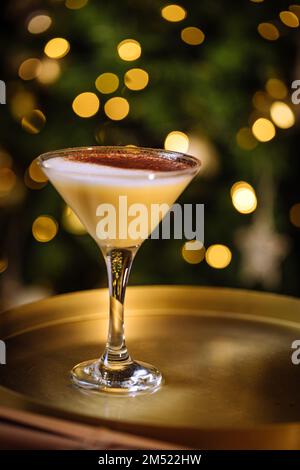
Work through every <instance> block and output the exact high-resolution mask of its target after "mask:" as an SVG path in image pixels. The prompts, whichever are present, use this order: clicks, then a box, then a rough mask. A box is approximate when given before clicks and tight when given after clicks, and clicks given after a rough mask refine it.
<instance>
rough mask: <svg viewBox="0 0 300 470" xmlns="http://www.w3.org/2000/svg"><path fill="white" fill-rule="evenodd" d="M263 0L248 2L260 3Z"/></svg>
mask: <svg viewBox="0 0 300 470" xmlns="http://www.w3.org/2000/svg"><path fill="white" fill-rule="evenodd" d="M263 1H264V0H250V2H253V3H262V2H263Z"/></svg>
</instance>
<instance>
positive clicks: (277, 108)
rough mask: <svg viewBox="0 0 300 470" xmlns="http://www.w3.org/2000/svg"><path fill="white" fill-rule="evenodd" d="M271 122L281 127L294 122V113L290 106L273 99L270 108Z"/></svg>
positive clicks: (291, 124)
mask: <svg viewBox="0 0 300 470" xmlns="http://www.w3.org/2000/svg"><path fill="white" fill-rule="evenodd" d="M270 114H271V118H272V120H273V122H274V123H275V124H276V126H277V127H280V128H281V129H288V128H289V127H292V126H293V125H294V124H295V115H294V113H293V111H292V110H291V108H290V107H289V106H288V105H287V104H286V103H283V101H275V102H274V103H273V104H272V106H271V109H270Z"/></svg>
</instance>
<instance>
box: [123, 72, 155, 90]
mask: <svg viewBox="0 0 300 470" xmlns="http://www.w3.org/2000/svg"><path fill="white" fill-rule="evenodd" d="M124 82H125V85H126V86H127V88H129V89H130V90H142V89H143V88H145V87H146V86H147V85H148V82H149V75H148V73H147V72H146V71H145V70H143V69H130V70H127V72H126V73H125V76H124Z"/></svg>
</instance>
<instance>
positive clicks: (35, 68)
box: [18, 59, 41, 80]
mask: <svg viewBox="0 0 300 470" xmlns="http://www.w3.org/2000/svg"><path fill="white" fill-rule="evenodd" d="M40 70H41V61H40V60H39V59H26V60H24V62H22V64H21V65H20V67H19V70H18V73H19V77H20V78H22V80H33V79H34V78H36V77H37V76H38V74H39V73H40Z"/></svg>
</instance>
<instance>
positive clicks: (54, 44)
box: [44, 38, 70, 59]
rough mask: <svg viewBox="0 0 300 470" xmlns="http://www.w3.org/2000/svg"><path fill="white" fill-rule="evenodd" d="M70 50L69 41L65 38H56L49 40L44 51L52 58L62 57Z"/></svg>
mask: <svg viewBox="0 0 300 470" xmlns="http://www.w3.org/2000/svg"><path fill="white" fill-rule="evenodd" d="M69 50H70V44H69V42H68V41H67V40H66V39H64V38H54V39H50V41H48V42H47V44H46V46H45V48H44V52H45V54H46V55H47V56H48V57H50V59H61V58H62V57H64V56H65V55H67V54H68V52H69Z"/></svg>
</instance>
